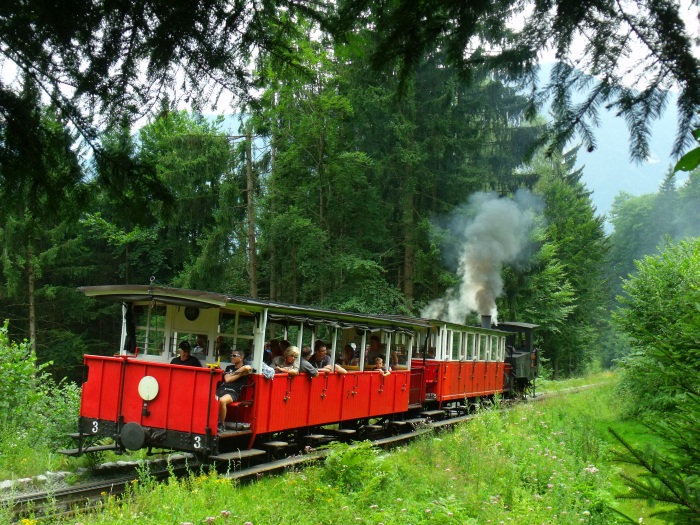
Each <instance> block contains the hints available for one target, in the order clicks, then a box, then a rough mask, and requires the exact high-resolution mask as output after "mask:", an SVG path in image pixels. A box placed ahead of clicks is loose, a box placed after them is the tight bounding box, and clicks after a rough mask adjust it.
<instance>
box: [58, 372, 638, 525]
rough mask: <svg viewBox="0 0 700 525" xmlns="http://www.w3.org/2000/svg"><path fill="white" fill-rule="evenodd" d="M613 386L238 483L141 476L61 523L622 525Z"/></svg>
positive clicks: (339, 449) (338, 449)
mask: <svg viewBox="0 0 700 525" xmlns="http://www.w3.org/2000/svg"><path fill="white" fill-rule="evenodd" d="M613 389H614V385H613V384H612V383H609V384H604V385H603V386H599V387H596V388H590V389H585V390H582V391H580V392H579V393H576V394H574V395H569V396H557V397H553V398H551V399H548V400H546V401H543V402H539V403H526V404H522V405H520V406H518V407H516V408H515V409H512V410H506V411H499V412H497V411H489V412H483V413H482V414H481V415H480V417H478V418H476V419H475V420H473V421H471V422H469V423H466V424H464V425H461V426H459V427H458V428H456V429H455V430H454V431H450V432H442V433H438V434H430V435H426V436H424V437H422V438H420V439H418V440H417V441H415V442H413V443H411V444H410V445H408V446H404V447H401V448H399V449H395V450H394V451H392V452H384V451H378V450H375V449H372V448H371V447H369V445H367V444H364V445H360V446H359V447H355V448H348V447H346V446H343V445H336V446H335V447H334V449H333V452H332V454H331V455H330V456H329V457H328V458H327V460H326V463H325V465H323V466H310V467H309V468H306V469H303V470H301V471H294V472H289V473H287V474H285V475H283V476H279V477H274V478H267V479H261V480H260V481H258V482H257V483H253V484H249V485H245V486H237V485H235V484H232V483H231V482H230V481H229V480H227V479H225V478H222V477H220V476H217V475H215V474H211V475H207V474H193V475H192V476H190V478H189V479H187V480H185V481H177V480H175V479H172V480H170V482H168V483H163V484H156V483H152V482H150V481H149V478H148V476H147V475H143V476H142V479H141V480H140V481H139V482H137V483H134V485H133V494H132V497H131V498H127V499H125V500H123V501H117V500H114V499H110V498H107V497H106V499H105V501H104V503H103V505H102V508H101V509H100V510H99V511H97V512H94V513H92V514H90V515H85V516H82V517H80V518H78V519H72V520H71V521H70V524H71V525H73V524H74V523H76V522H79V523H82V524H84V525H93V524H121V523H139V524H144V525H151V524H153V525H180V524H190V523H191V524H198V523H213V524H226V523H231V524H251V523H252V524H256V525H257V524H270V525H277V524H284V525H286V524H299V525H303V524H329V525H330V524H339V525H340V524H344V525H345V524H348V523H357V524H375V525H377V524H384V525H390V524H397V525H398V524H401V525H404V524H408V523H412V524H418V523H435V524H443V523H451V524H467V525H484V524H508V523H513V524H518V525H529V524H533V525H535V524H581V523H586V524H600V525H610V524H614V523H623V521H622V520H621V519H619V518H618V516H617V515H616V514H615V513H614V512H613V511H612V510H611V508H610V507H611V506H615V505H617V502H616V501H615V499H614V492H615V491H619V490H621V489H624V487H620V482H619V477H618V476H617V472H618V468H619V467H618V466H617V465H614V464H611V463H609V462H608V451H609V447H610V442H609V437H608V433H607V430H606V428H607V425H608V423H610V422H612V421H614V420H615V412H614V407H615V402H614V391H613ZM623 510H625V511H626V512H627V513H628V514H630V513H631V515H632V516H633V517H634V519H635V521H637V520H638V518H640V517H641V518H642V522H643V523H647V518H646V517H644V515H643V514H641V513H640V511H639V510H638V509H636V508H634V507H627V508H624V509H623Z"/></svg>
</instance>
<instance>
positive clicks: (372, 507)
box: [369, 505, 379, 509]
mask: <svg viewBox="0 0 700 525" xmlns="http://www.w3.org/2000/svg"><path fill="white" fill-rule="evenodd" d="M377 507H379V505H370V506H369V508H370V509H376V508H377Z"/></svg>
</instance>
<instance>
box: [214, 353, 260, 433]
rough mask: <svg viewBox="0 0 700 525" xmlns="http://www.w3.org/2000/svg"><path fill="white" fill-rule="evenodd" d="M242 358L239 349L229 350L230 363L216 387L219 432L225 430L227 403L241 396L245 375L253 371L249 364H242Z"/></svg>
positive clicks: (242, 355) (246, 381)
mask: <svg viewBox="0 0 700 525" xmlns="http://www.w3.org/2000/svg"><path fill="white" fill-rule="evenodd" d="M244 358H245V355H244V354H243V351H241V350H234V351H233V352H231V364H230V365H228V366H227V367H226V370H224V378H223V380H222V381H221V384H219V386H218V387H217V389H216V397H217V398H218V400H219V432H225V431H226V427H225V423H226V414H227V412H228V405H229V404H231V403H233V402H234V401H237V400H238V398H239V397H241V390H243V387H244V386H245V385H246V384H247V383H248V378H247V377H246V376H247V375H248V374H250V373H251V372H252V371H253V368H252V367H251V366H250V365H246V364H244V362H243V359H244Z"/></svg>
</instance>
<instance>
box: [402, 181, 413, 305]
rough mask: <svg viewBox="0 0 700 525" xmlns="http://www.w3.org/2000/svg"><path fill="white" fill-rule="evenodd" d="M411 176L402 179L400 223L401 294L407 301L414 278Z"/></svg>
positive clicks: (410, 295)
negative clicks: (401, 235) (402, 248)
mask: <svg viewBox="0 0 700 525" xmlns="http://www.w3.org/2000/svg"><path fill="white" fill-rule="evenodd" d="M413 182H414V181H413V178H412V177H409V178H407V179H404V187H403V195H402V199H401V205H402V211H401V213H402V221H401V222H402V223H403V237H404V259H403V294H404V295H405V296H406V299H408V300H409V301H411V300H413V298H414V295H415V290H414V279H415V269H416V266H415V264H416V239H415V224H414V222H413V203H414V198H415V197H414V184H413Z"/></svg>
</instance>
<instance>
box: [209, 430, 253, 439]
mask: <svg viewBox="0 0 700 525" xmlns="http://www.w3.org/2000/svg"><path fill="white" fill-rule="evenodd" d="M252 433H253V432H252V431H251V430H226V431H225V432H219V433H218V434H217V435H218V436H219V437H220V438H230V437H236V436H247V435H249V434H252Z"/></svg>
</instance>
